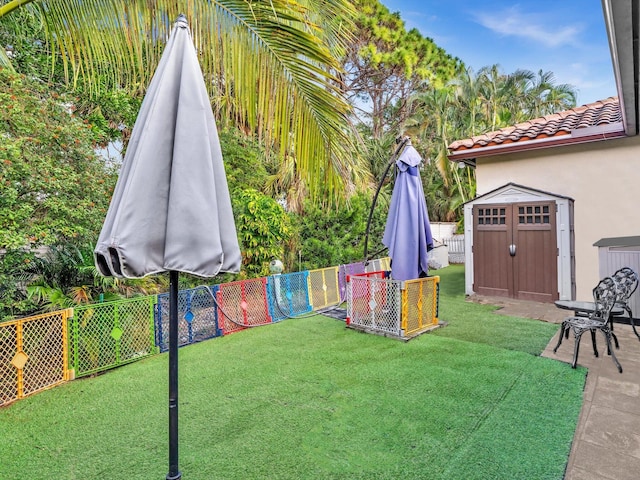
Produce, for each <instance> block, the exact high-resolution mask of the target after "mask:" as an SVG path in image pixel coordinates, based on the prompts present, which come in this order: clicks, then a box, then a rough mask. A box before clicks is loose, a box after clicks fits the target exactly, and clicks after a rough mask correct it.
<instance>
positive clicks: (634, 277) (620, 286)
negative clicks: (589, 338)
mask: <svg viewBox="0 0 640 480" xmlns="http://www.w3.org/2000/svg"><path fill="white" fill-rule="evenodd" d="M611 278H613V281H614V282H615V283H616V287H617V295H616V302H615V306H616V307H620V308H622V309H623V310H624V312H623V313H622V315H624V314H625V313H626V314H627V315H628V316H629V323H631V328H633V333H635V334H636V337H638V340H640V335H639V334H638V331H637V330H636V324H635V321H634V320H633V311H632V310H631V307H630V305H629V299H630V298H631V295H633V293H634V292H635V291H636V289H637V288H638V274H637V273H636V272H635V270H633V269H632V268H629V267H623V268H621V269H620V270H618V271H617V272H615V273H614V274H613V275H612V276H611ZM622 315H616V314H614V317H616V318H621V317H622ZM611 329H612V330H613V324H612V325H611Z"/></svg>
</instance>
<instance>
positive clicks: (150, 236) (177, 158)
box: [94, 16, 241, 278]
mask: <svg viewBox="0 0 640 480" xmlns="http://www.w3.org/2000/svg"><path fill="white" fill-rule="evenodd" d="M94 257H95V264H96V267H97V268H98V270H99V271H100V273H102V275H105V276H116V277H125V278H141V277H144V276H146V275H150V274H153V273H158V272H164V271H170V270H174V271H179V272H186V273H191V274H194V275H198V276H201V277H212V276H215V275H217V274H218V273H219V272H238V271H240V264H241V255H240V248H239V246H238V239H237V234H236V228H235V222H234V219H233V212H232V209H231V200H230V198H229V189H228V187H227V180H226V176H225V171H224V165H223V162H222V152H221V150H220V141H219V138H218V132H217V129H216V124H215V120H214V117H213V112H212V110H211V104H210V101H209V96H208V95H207V90H206V86H205V84H204V79H203V75H202V70H201V68H200V64H199V63H198V58H197V55H196V51H195V48H194V45H193V42H192V40H191V33H190V31H189V26H188V24H187V21H186V19H185V18H184V17H183V16H180V17H179V18H178V20H177V21H176V23H175V24H174V28H173V30H172V32H171V36H170V38H169V41H168V42H167V45H166V47H165V50H164V52H163V54H162V58H161V59H160V63H159V64H158V68H157V70H156V72H155V74H154V76H153V78H152V80H151V83H150V85H149V88H148V91H147V94H146V96H145V98H144V101H143V103H142V106H141V108H140V113H139V115H138V118H137V119H136V123H135V125H134V128H133V133H132V136H131V140H130V142H129V145H128V148H127V152H126V155H125V159H124V162H123V165H122V169H121V172H120V176H119V178H118V182H117V184H116V188H115V191H114V194H113V197H112V199H111V204H110V205H109V210H108V211H107V215H106V218H105V222H104V225H103V227H102V231H101V233H100V237H99V238H98V243H97V245H96V248H95V251H94Z"/></svg>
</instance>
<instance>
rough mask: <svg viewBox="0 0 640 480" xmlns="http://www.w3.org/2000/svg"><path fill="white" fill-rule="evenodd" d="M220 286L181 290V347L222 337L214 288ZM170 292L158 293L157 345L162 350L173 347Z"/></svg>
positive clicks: (179, 325)
mask: <svg viewBox="0 0 640 480" xmlns="http://www.w3.org/2000/svg"><path fill="white" fill-rule="evenodd" d="M215 289H216V287H212V288H209V287H205V286H202V287H196V288H190V289H185V290H180V291H179V292H178V346H179V347H182V346H184V345H189V344H191V343H196V342H201V341H202V340H206V339H207V338H213V337H218V336H220V335H222V331H221V330H220V329H219V327H218V319H217V317H216V308H215V302H214V295H215V292H214V290H215ZM169 313H170V311H169V294H168V293H163V294H161V295H158V306H157V314H156V345H158V347H160V351H161V352H166V351H167V350H169Z"/></svg>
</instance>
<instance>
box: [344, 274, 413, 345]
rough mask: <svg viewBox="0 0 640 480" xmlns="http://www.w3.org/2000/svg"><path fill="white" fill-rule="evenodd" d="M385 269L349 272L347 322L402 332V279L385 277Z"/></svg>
mask: <svg viewBox="0 0 640 480" xmlns="http://www.w3.org/2000/svg"><path fill="white" fill-rule="evenodd" d="M385 277H386V272H371V273H367V274H364V275H353V276H349V285H348V289H347V293H348V298H347V325H352V326H357V327H360V328H364V329H368V330H372V331H376V332H380V333H388V334H391V335H395V336H400V334H401V321H402V296H401V289H400V287H401V282H399V281H397V280H390V279H386V278H385Z"/></svg>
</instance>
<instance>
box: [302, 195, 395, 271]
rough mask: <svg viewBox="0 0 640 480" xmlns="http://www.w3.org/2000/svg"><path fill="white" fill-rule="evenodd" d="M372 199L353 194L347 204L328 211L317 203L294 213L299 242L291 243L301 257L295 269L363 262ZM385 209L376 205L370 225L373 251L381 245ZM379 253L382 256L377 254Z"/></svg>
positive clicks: (370, 247)
mask: <svg viewBox="0 0 640 480" xmlns="http://www.w3.org/2000/svg"><path fill="white" fill-rule="evenodd" d="M370 207H371V198H370V197H369V196H367V195H363V194H358V195H355V196H354V197H353V198H352V199H351V202H350V204H349V205H348V206H346V207H345V208H340V209H336V210H331V211H327V210H326V209H322V208H320V207H318V206H317V205H314V204H311V203H308V204H307V205H305V211H304V214H303V215H295V216H294V221H295V223H296V225H297V229H298V235H299V243H297V244H296V245H294V246H293V252H292V253H294V254H295V253H297V254H298V255H294V257H298V258H297V259H295V258H294V260H298V259H299V260H300V261H299V263H297V264H296V265H295V267H296V269H302V270H305V269H315V268H324V267H327V266H334V265H341V264H345V263H352V262H361V261H364V243H365V234H366V230H367V219H368V216H369V212H370ZM386 213H387V209H385V208H384V205H376V207H375V209H374V211H373V219H372V223H371V228H370V235H369V243H368V250H369V253H370V254H373V253H376V252H377V251H378V250H380V249H381V248H383V247H382V243H381V242H382V233H383V231H384V225H385V219H386ZM379 256H384V255H383V254H380V255H379Z"/></svg>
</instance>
